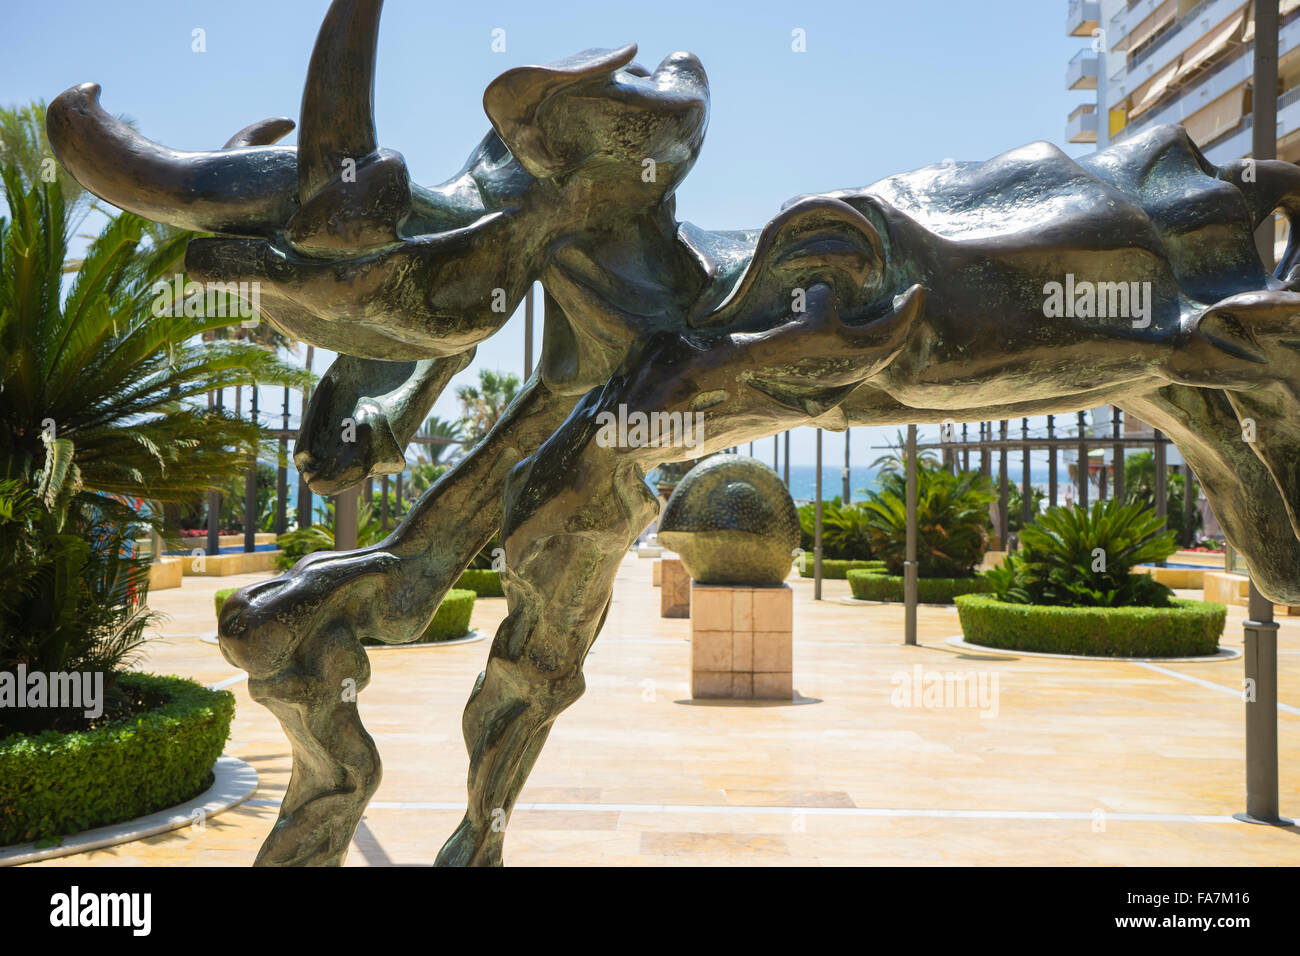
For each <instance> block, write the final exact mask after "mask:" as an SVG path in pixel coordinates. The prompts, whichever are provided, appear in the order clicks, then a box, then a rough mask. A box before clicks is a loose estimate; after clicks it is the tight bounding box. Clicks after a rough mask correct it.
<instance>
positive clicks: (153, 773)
mask: <svg viewBox="0 0 1300 956" xmlns="http://www.w3.org/2000/svg"><path fill="white" fill-rule="evenodd" d="M118 685H119V686H120V687H121V688H122V689H123V690H124V691H127V692H128V693H131V694H139V695H141V696H143V697H144V698H145V699H146V700H149V699H152V700H157V701H159V703H158V704H156V705H155V706H153V707H152V708H150V709H148V710H143V711H141V712H139V713H137V714H134V715H133V716H131V717H128V718H125V719H123V720H118V721H114V722H112V723H109V724H105V725H104V726H102V727H96V728H95V729H93V730H82V731H74V732H72V733H66V734H64V733H59V732H58V731H54V730H47V731H45V732H44V733H42V734H37V735H35V736H24V735H20V734H15V735H12V736H9V737H6V738H5V739H4V740H0V846H9V845H12V844H15V843H28V842H32V841H42V840H49V839H52V838H55V837H60V836H64V835H66V834H71V833H79V832H80V831H82V830H89V829H92V828H94V827H102V826H108V825H109V824H113V823H120V822H122V821H123V820H132V819H134V818H136V817H141V816H145V815H146V814H150V813H154V812H155V811H158V810H163V809H165V808H167V807H174V806H176V805H177V804H179V803H184V802H185V801H186V800H190V799H193V798H194V797H196V796H198V795H199V794H200V793H202V792H203V791H204V790H206V789H207V788H208V787H209V786H210V785H211V782H212V765H213V764H214V763H216V760H217V758H218V757H220V756H221V751H222V749H223V748H224V747H225V745H226V738H227V737H229V736H230V720H231V718H232V717H233V716H234V713H235V696H234V694H232V693H230V691H227V690H208V689H207V688H206V687H203V686H202V685H200V684H196V683H194V681H191V680H185V679H183V678H180V677H160V676H157V675H155V674H136V673H124V674H120V675H119V676H118Z"/></svg>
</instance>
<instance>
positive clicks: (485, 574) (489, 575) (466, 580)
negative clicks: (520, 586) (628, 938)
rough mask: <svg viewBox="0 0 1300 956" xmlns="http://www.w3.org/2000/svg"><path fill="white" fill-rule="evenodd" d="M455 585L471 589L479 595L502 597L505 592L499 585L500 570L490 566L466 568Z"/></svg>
mask: <svg viewBox="0 0 1300 956" xmlns="http://www.w3.org/2000/svg"><path fill="white" fill-rule="evenodd" d="M456 587H458V588H465V589H466V590H469V591H473V592H474V593H475V594H477V595H478V596H479V597H502V596H504V595H505V593H506V592H505V589H504V588H502V587H501V572H500V571H493V570H492V569H491V568H487V569H484V568H466V569H465V570H464V571H462V572H461V575H460V579H459V580H458V581H457V582H456Z"/></svg>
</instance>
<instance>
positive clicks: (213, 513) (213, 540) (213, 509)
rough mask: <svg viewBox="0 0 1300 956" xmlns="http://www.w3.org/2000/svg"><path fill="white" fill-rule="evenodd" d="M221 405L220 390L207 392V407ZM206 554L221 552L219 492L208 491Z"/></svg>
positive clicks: (218, 406)
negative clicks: (214, 393) (214, 392)
mask: <svg viewBox="0 0 1300 956" xmlns="http://www.w3.org/2000/svg"><path fill="white" fill-rule="evenodd" d="M214 405H215V407H216V408H220V407H221V392H217V393H216V395H215V401H214V396H213V393H212V392H209V393H208V407H209V408H212V407H214ZM207 550H208V554H211V555H216V554H220V553H221V492H219V491H209V492H208V549H207Z"/></svg>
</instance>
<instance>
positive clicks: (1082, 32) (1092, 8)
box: [1065, 0, 1101, 37]
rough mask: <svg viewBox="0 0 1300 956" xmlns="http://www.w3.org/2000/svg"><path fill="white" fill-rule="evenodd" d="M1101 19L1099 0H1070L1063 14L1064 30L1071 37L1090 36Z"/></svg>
mask: <svg viewBox="0 0 1300 956" xmlns="http://www.w3.org/2000/svg"><path fill="white" fill-rule="evenodd" d="M1100 20H1101V3H1100V2H1099V0H1070V8H1069V11H1068V12H1067V13H1066V16H1065V32H1066V35H1067V36H1072V37H1090V36H1092V31H1093V30H1095V29H1097V25H1098V22H1099V21H1100Z"/></svg>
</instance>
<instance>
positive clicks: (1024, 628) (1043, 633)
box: [956, 594, 1228, 657]
mask: <svg viewBox="0 0 1300 956" xmlns="http://www.w3.org/2000/svg"><path fill="white" fill-rule="evenodd" d="M956 603H957V616H958V617H959V618H960V619H961V629H962V633H963V634H964V635H965V637H966V640H967V641H968V642H969V643H971V644H979V645H982V646H984V647H993V648H998V649H1000V650H1007V651H1038V652H1042V653H1047V654H1079V655H1086V656H1089V657H1209V656H1212V655H1214V654H1216V653H1217V652H1218V647H1219V636H1220V635H1221V634H1222V633H1223V624H1224V621H1225V620H1226V619H1227V614H1228V609H1227V608H1226V607H1224V606H1223V605H1222V604H1215V603H1213V602H1211V601H1189V600H1182V599H1179V598H1175V599H1174V600H1173V601H1172V602H1171V605H1170V606H1169V607H1054V606H1048V605H1042V604H1011V603H1009V602H1006V601H999V600H998V599H997V598H996V597H993V596H992V595H988V594H966V595H962V596H960V597H958V598H957V601H956Z"/></svg>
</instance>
